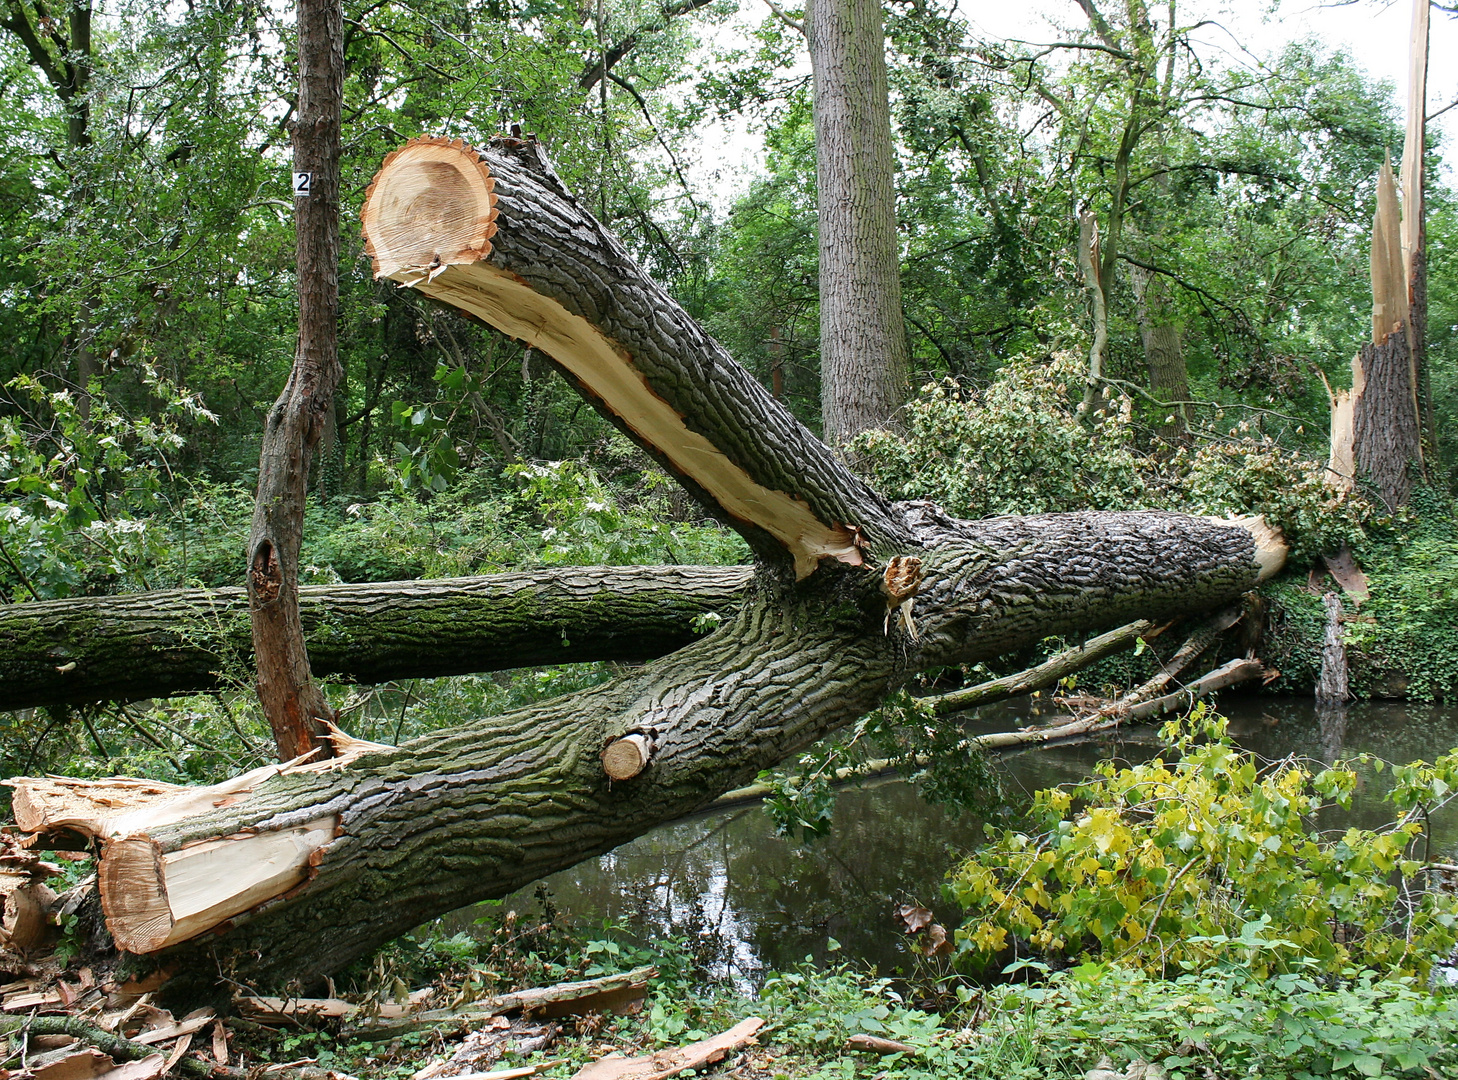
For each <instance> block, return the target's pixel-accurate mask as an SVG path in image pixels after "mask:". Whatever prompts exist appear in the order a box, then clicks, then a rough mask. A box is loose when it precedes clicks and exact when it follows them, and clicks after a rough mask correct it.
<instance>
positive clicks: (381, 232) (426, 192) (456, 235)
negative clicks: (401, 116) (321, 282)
mask: <svg viewBox="0 0 1458 1080" xmlns="http://www.w3.org/2000/svg"><path fill="white" fill-rule="evenodd" d="M495 187H496V178H495V177H493V176H492V175H491V170H490V169H488V168H487V167H486V165H485V164H484V163H483V162H482V161H481V159H480V156H479V155H478V154H477V153H476V152H475V151H474V150H473V149H472V148H471V147H469V146H468V145H466V144H465V143H464V142H462V141H461V140H459V139H456V140H450V139H443V138H438V137H437V138H423V139H412V140H411V141H410V142H408V143H406V144H405V145H404V146H402V147H400V149H398V150H396V151H395V152H394V153H392V154H390V155H389V156H388V157H387V158H385V163H384V165H383V166H382V167H381V169H380V171H379V174H378V175H377V176H376V177H375V182H374V183H372V184H371V185H370V186H369V189H368V190H367V191H366V192H365V201H364V208H363V209H362V210H361V211H360V216H361V217H362V218H363V220H364V236H365V250H366V252H368V254H369V256H370V258H371V259H372V260H373V261H374V266H375V277H377V278H379V277H390V276H391V275H393V274H395V273H396V272H398V271H400V270H410V269H417V270H420V271H422V272H430V271H437V270H438V269H439V268H440V267H444V266H451V265H453V264H455V263H473V262H479V261H480V260H481V259H484V258H485V257H486V256H487V255H489V254H490V253H491V238H492V237H493V236H495V235H496V196H495V194H494V193H493V189H494V188H495Z"/></svg>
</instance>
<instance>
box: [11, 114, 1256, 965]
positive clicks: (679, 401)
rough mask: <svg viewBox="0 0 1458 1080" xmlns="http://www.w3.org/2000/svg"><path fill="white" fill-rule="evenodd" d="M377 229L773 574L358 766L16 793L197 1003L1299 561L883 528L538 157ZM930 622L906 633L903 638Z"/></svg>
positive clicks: (903, 511)
mask: <svg viewBox="0 0 1458 1080" xmlns="http://www.w3.org/2000/svg"><path fill="white" fill-rule="evenodd" d="M363 216H364V221H365V235H366V240H367V245H368V249H369V251H370V254H371V256H372V257H373V259H374V260H375V266H376V270H377V273H378V274H380V275H381V276H385V277H389V278H392V279H394V280H397V281H401V282H403V283H406V284H409V285H413V286H414V287H415V288H416V289H418V290H419V291H420V292H422V293H424V294H426V295H428V296H431V297H433V298H435V299H438V300H441V301H443V302H445V303H448V304H450V305H452V306H454V307H456V308H457V309H459V310H461V311H463V312H466V313H469V314H472V315H474V316H476V317H478V318H482V319H485V320H486V321H488V322H490V323H492V324H493V325H495V326H497V327H498V328H499V329H501V330H503V331H505V332H506V333H509V334H512V335H514V336H517V337H520V338H521V339H523V341H524V342H525V343H526V344H528V345H530V346H531V347H532V348H534V349H538V350H540V351H542V352H543V353H544V354H545V355H547V356H550V357H551V358H552V361H553V362H554V363H555V364H556V365H557V366H558V367H559V368H560V369H561V370H562V371H563V372H564V373H565V374H566V375H567V376H568V377H569V378H570V379H571V380H572V381H573V383H574V385H575V386H576V387H577V388H578V389H579V391H580V392H581V393H582V394H583V395H584V396H585V397H586V398H587V399H588V400H589V401H591V402H593V403H594V405H596V406H597V407H598V408H599V409H600V410H601V411H602V412H603V413H604V414H605V415H606V416H608V417H609V418H611V419H612V420H613V421H614V422H616V423H617V424H619V425H620V426H621V427H622V428H623V429H624V430H625V431H627V432H629V433H630V434H631V435H632V436H633V437H634V438H635V439H637V440H638V441H639V443H640V444H642V445H644V446H645V447H646V448H648V449H649V450H650V451H651V452H652V453H653V454H654V455H655V456H656V457H657V458H658V459H659V460H660V461H662V462H664V463H665V464H666V465H667V466H668V467H669V468H671V469H673V470H674V472H675V473H676V474H677V475H678V476H679V478H680V480H681V481H682V482H683V484H684V485H685V487H686V488H687V489H688V490H689V491H690V492H692V493H693V494H694V495H695V497H697V498H699V499H700V500H702V501H703V502H704V503H705V505H706V506H708V507H709V508H710V509H711V510H712V512H714V513H715V514H717V515H718V516H720V517H721V519H723V520H725V521H727V522H729V523H731V524H732V525H733V527H735V528H736V529H738V530H739V531H740V533H741V534H742V535H744V536H745V538H746V539H747V540H748V541H749V543H751V544H752V545H753V546H754V547H755V548H756V550H757V551H758V552H759V554H760V561H759V566H758V571H757V574H756V579H755V582H754V583H753V585H752V586H751V589H750V592H749V600H748V602H747V603H746V604H745V606H744V607H743V609H742V610H741V611H740V612H739V614H738V615H737V616H736V618H735V619H734V621H733V622H732V623H730V624H728V625H726V626H725V627H723V628H721V629H720V630H719V631H717V632H716V633H714V634H712V635H711V636H709V637H708V638H705V639H704V640H702V641H699V642H696V643H694V644H692V645H690V646H688V647H687V648H685V649H682V650H680V651H679V652H677V653H674V654H673V655H672V656H670V657H667V658H665V659H663V660H660V661H657V662H655V663H653V664H650V665H648V666H646V667H643V668H640V669H637V670H634V671H631V672H628V673H626V674H624V675H622V676H620V677H619V678H618V679H616V680H615V681H613V682H611V683H607V684H604V685H602V686H598V687H594V688H592V689H589V690H586V691H583V692H580V693H577V694H573V695H568V696H565V697H561V698H557V699H555V700H553V701H548V702H542V703H539V704H536V705H533V706H530V707H527V708H523V709H518V710H515V711H513V712H510V713H506V714H503V715H501V716H496V717H488V718H485V719H481V720H476V721H473V722H470V723H467V724H465V725H463V726H461V727H459V728H457V729H454V730H452V731H446V732H439V733H434V734H432V735H430V736H427V737H423V738H420V739H417V740H414V741H413V742H410V743H407V744H405V745H404V746H401V747H399V748H392V747H375V746H360V745H359V744H351V742H350V741H349V740H347V739H345V740H342V744H343V745H342V750H343V751H344V753H343V756H342V757H341V758H339V759H337V760H336V761H335V762H324V763H323V764H322V765H312V764H311V765H306V766H299V765H294V766H293V767H291V768H288V769H285V770H283V771H282V774H281V775H273V774H270V775H268V776H254V777H249V778H246V779H245V780H242V781H238V782H229V784H225V785H218V786H215V787H214V788H211V789H190V790H188V791H187V792H185V793H184V794H182V795H178V794H176V793H170V794H168V795H163V796H156V797H153V798H152V799H151V800H150V801H149V802H146V804H145V805H141V806H138V807H136V808H135V809H132V810H127V809H126V808H125V807H122V808H118V807H117V805H116V804H115V801H112V802H108V803H105V804H103V805H101V806H100V807H98V808H97V810H96V811H95V812H94V813H90V814H88V813H85V812H78V811H77V809H76V805H77V804H76V799H77V798H78V797H79V796H77V795H76V793H75V791H72V792H71V793H70V795H69V796H68V798H70V801H69V802H67V801H66V799H59V800H57V801H55V805H54V807H52V809H48V806H51V803H50V802H48V798H49V797H48V796H47V794H46V792H48V791H50V790H52V789H54V788H55V787H56V785H57V784H58V782H57V781H44V780H43V781H24V780H22V781H17V782H14V783H15V786H16V787H17V788H18V789H19V790H17V793H16V796H15V805H16V808H17V809H16V814H17V820H18V821H20V822H21V824H22V825H23V827H25V828H26V829H28V830H31V831H34V830H36V829H41V828H61V827H69V828H72V829H78V830H81V831H84V832H89V833H91V834H93V835H97V836H101V837H104V838H105V840H106V842H105V846H104V849H103V856H102V861H101V866H100V868H99V871H98V890H99V893H100V897H101V902H102V907H103V910H104V912H105V916H106V921H107V925H108V927H109V928H110V930H111V932H112V934H113V936H114V937H115V939H116V941H117V942H118V944H119V945H121V946H122V947H123V948H125V949H127V950H129V951H132V952H136V953H144V954H148V955H151V954H156V955H157V958H158V960H159V962H161V963H164V964H166V965H168V966H169V967H173V966H174V965H175V966H176V968H177V969H178V970H179V971H186V972H190V973H191V974H192V975H193V977H194V978H196V979H198V980H201V981H202V982H204V983H208V982H210V980H211V979H212V978H213V977H214V975H212V974H209V973H216V972H217V971H218V970H219V965H221V968H222V970H224V971H225V972H226V973H227V975H228V977H229V978H232V979H237V980H240V981H243V982H253V983H268V982H279V981H282V980H285V979H289V978H294V977H308V976H317V975H322V974H324V973H326V972H329V971H332V970H336V969H338V968H339V967H340V966H342V965H344V964H346V963H348V962H349V961H350V960H351V959H353V958H355V957H358V956H360V955H362V954H364V953H366V952H368V951H370V950H371V949H373V948H375V947H377V946H378V945H380V944H381V943H383V942H384V941H387V940H389V939H390V938H392V937H393V936H395V935H397V934H399V933H400V932H402V931H404V930H406V929H408V928H410V927H411V926H414V925H417V924H419V923H420V922H421V921H423V920H425V919H428V918H430V917H432V916H433V915H436V914H439V913H441V912H444V911H447V910H450V909H452V908H455V907H459V906H461V905H463V904H466V903H469V902H471V901H473V900H479V899H484V898H487V897H492V896H501V895H505V894H506V893H508V892H510V891H511V890H513V889H515V888H517V887H519V886H521V885H523V884H526V883H528V882H530V881H532V880H534V879H536V878H538V877H540V876H541V875H543V874H547V873H551V872H553V871H555V870H558V869H561V868H564V867H567V866H571V865H573V864H574V863H576V862H579V861H581V860H582V859H584V858H588V857H590V856H592V855H595V854H598V853H600V852H604V851H607V850H609V849H611V848H613V847H615V846H617V845H618V844H621V843H622V842H624V841H626V840H628V839H631V838H632V837H635V836H638V835H640V834H641V833H643V832H645V831H646V830H648V829H650V828H652V827H653V826H654V825H656V824H658V823H660V822H663V821H667V820H671V819H673V818H676V817H679V816H681V815H683V814H685V813H687V812H690V811H692V810H694V809H696V808H698V807H701V806H703V805H705V804H706V803H708V802H710V801H711V800H712V799H714V798H715V797H716V796H717V795H719V794H720V793H722V792H724V791H727V790H729V789H731V788H733V787H735V786H737V785H739V784H741V783H743V782H744V781H745V780H747V779H748V778H750V777H751V776H753V775H754V774H755V773H756V772H758V771H759V770H760V769H763V768H765V767H768V766H769V765H772V764H774V763H775V762H777V761H780V760H782V759H783V758H784V757H785V756H786V755H788V754H791V753H793V752H795V751H796V750H798V749H799V748H801V747H804V746H805V745H807V744H808V743H810V742H813V741H814V740H816V739H819V738H821V737H823V736H824V735H826V734H828V733H829V732H832V731H834V730H836V729H837V728H839V727H841V726H843V725H845V724H848V723H850V722H852V721H853V720H854V719H856V718H857V717H859V716H861V715H863V714H864V713H865V712H866V711H867V710H869V709H871V708H873V707H874V706H875V705H877V704H878V703H879V702H880V701H881V700H883V699H884V697H885V696H886V694H887V693H889V692H890V691H892V690H894V689H896V688H897V687H898V686H900V685H902V684H903V683H904V682H905V680H906V679H908V678H909V677H910V676H911V675H912V674H914V673H915V672H917V671H920V670H923V669H926V668H929V667H939V666H944V665H948V664H959V663H968V662H974V661H976V660H978V659H984V658H989V657H992V656H996V655H1000V654H1002V653H1005V652H1008V651H1010V650H1013V649H1018V648H1023V647H1026V646H1029V645H1032V644H1034V643H1035V642H1037V641H1039V640H1041V639H1043V638H1045V637H1047V636H1049V635H1052V634H1062V633H1076V632H1081V631H1084V630H1090V629H1097V628H1099V627H1102V626H1109V625H1115V624H1121V623H1127V622H1129V621H1131V620H1132V619H1134V618H1137V617H1145V618H1150V619H1169V618H1174V617H1177V616H1182V615H1187V614H1191V613H1194V612H1197V611H1201V610H1206V609H1209V608H1212V607H1215V606H1217V605H1220V604H1223V603H1226V602H1228V601H1230V600H1231V599H1232V598H1234V597H1236V596H1238V595H1240V594H1241V593H1242V592H1244V591H1245V590H1247V589H1249V588H1250V587H1252V586H1253V585H1254V584H1255V583H1256V582H1257V581H1259V580H1261V579H1262V578H1263V577H1265V576H1268V575H1269V574H1271V573H1274V572H1275V571H1276V570H1277V569H1279V567H1280V565H1281V563H1282V561H1283V559H1284V546H1283V545H1282V544H1281V543H1280V542H1279V540H1278V538H1276V537H1275V536H1274V534H1272V533H1271V531H1270V530H1269V529H1268V528H1266V527H1265V526H1264V524H1263V523H1262V522H1260V521H1258V520H1250V521H1245V522H1232V521H1212V520H1208V519H1201V518H1191V517H1186V516H1183V515H1179V514H1165V513H1148V514H1097V513H1094V514H1061V515H1049V516H1044V517H1032V518H996V519H992V520H989V521H985V522H977V523H973V522H963V521H957V520H955V519H952V518H950V517H948V516H946V515H945V514H943V513H942V512H941V511H940V510H938V509H937V508H936V507H935V506H932V505H931V504H929V503H904V504H895V505H893V504H890V503H888V502H886V501H885V500H884V499H882V498H881V497H880V496H878V495H876V494H875V493H874V492H873V491H871V490H870V489H868V488H867V487H866V486H865V485H864V484H863V483H862V482H861V481H860V480H859V479H857V478H856V477H855V476H854V475H853V474H852V473H850V472H849V471H848V470H847V469H846V468H845V466H844V465H843V464H842V463H841V462H840V461H839V460H838V459H837V458H836V457H835V456H834V454H832V453H831V452H830V451H829V450H828V448H826V447H825V446H824V444H822V443H820V442H819V441H818V440H816V439H814V437H813V436H811V435H810V434H809V433H808V432H806V431H805V430H804V428H802V427H801V426H800V425H799V424H798V423H796V422H795V420H794V419H793V417H792V416H791V415H790V414H789V413H788V412H787V411H786V410H785V409H784V408H783V406H781V405H780V404H779V403H778V402H776V401H775V400H774V399H773V397H772V396H771V395H770V394H769V392H768V391H767V390H765V389H764V388H763V387H762V386H761V385H760V384H759V383H758V382H757V381H756V380H755V379H754V378H753V377H751V376H750V375H749V374H748V373H747V372H745V371H743V370H742V369H741V368H739V367H738V366H737V365H735V364H734V363H733V362H732V361H731V360H730V359H729V358H728V357H727V356H726V355H725V354H724V352H723V350H722V349H720V348H719V346H718V345H716V344H715V343H714V342H713V341H712V340H711V339H709V338H708V337H707V336H706V335H704V334H703V332H702V330H700V329H699V327H698V326H697V325H696V324H695V323H693V321H692V320H691V319H690V318H689V317H688V316H687V315H686V314H685V313H684V312H683V310H682V309H681V308H679V307H678V305H677V304H675V303H674V302H673V300H672V299H671V298H669V297H668V296H667V294H665V293H664V292H663V291H662V290H661V289H659V288H658V287H657V286H656V285H654V284H653V283H652V282H651V281H649V280H648V279H647V278H646V277H645V276H644V275H643V274H642V271H641V270H640V269H639V268H638V267H637V266H636V265H634V264H633V263H632V261H631V260H630V259H629V258H628V256H627V255H626V253H625V252H624V251H623V249H622V247H621V245H619V244H618V242H617V241H616V240H615V239H614V238H613V237H611V236H610V235H609V234H607V233H606V232H605V231H604V230H603V229H602V228H601V226H600V225H598V223H597V222H596V221H594V220H593V219H592V218H591V216H590V215H588V214H587V213H585V212H584V211H583V210H582V209H581V208H580V207H579V206H577V204H576V202H575V200H574V199H573V198H572V196H571V194H570V193H569V192H567V191H566V189H565V188H563V187H562V185H561V184H560V181H558V180H557V179H556V177H555V175H554V174H553V173H552V172H551V170H550V169H549V168H548V166H547V165H546V162H545V159H544V157H543V156H542V154H541V151H540V148H539V147H538V146H537V145H536V144H535V143H533V142H530V141H527V142H522V141H520V140H501V141H498V142H497V143H496V144H495V145H494V146H493V149H492V150H490V151H488V152H487V153H485V154H478V153H477V152H475V151H472V150H470V149H469V148H468V147H465V146H463V145H461V144H459V143H448V142H446V141H444V140H416V141H415V142H412V143H410V144H408V145H407V146H406V147H404V148H402V149H401V150H399V151H397V152H396V153H394V154H392V155H391V156H390V158H388V159H387V160H386V163H385V166H384V168H382V170H381V172H380V174H379V176H377V177H376V180H375V183H374V184H373V185H372V186H371V189H370V192H369V194H368V196H367V198H366V204H365V209H364V215H363ZM493 240H494V244H493ZM912 605H914V606H915V621H914V624H915V627H917V628H919V629H913V622H912V620H911V619H909V618H907V619H898V620H895V621H893V620H890V619H889V618H888V616H889V615H890V614H891V612H892V611H893V610H899V611H900V612H901V613H902V614H903V615H909V614H910V611H909V610H908V609H909V608H910V607H911V606H912ZM625 741H628V742H631V744H632V745H633V747H634V748H635V750H636V752H637V753H638V758H639V761H638V764H637V766H636V767H635V768H634V769H630V770H623V769H621V768H618V769H617V771H618V772H619V775H623V774H624V772H634V773H635V774H634V775H632V776H631V778H629V779H622V780H616V781H614V780H611V779H610V778H609V776H608V773H607V770H606V769H605V767H604V755H605V752H607V756H608V757H610V758H611V759H612V760H613V761H614V762H615V766H616V765H621V759H622V758H623V756H624V755H621V754H618V753H617V752H616V751H614V750H613V748H614V747H620V746H621V744H622V743H623V742H625ZM331 766H333V767H332V768H331ZM72 787H73V788H76V785H74V784H73V785H72ZM85 790H86V787H85V785H84V784H82V785H81V786H80V787H79V788H76V791H81V792H83V793H84V791H85ZM52 810H54V812H52ZM200 935H206V936H200Z"/></svg>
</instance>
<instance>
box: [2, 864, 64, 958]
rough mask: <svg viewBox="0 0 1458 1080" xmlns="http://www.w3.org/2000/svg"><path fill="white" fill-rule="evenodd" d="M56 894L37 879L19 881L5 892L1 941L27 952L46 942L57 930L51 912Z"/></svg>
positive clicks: (50, 940) (53, 936) (41, 946)
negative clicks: (2, 938)
mask: <svg viewBox="0 0 1458 1080" xmlns="http://www.w3.org/2000/svg"><path fill="white" fill-rule="evenodd" d="M55 906H56V894H55V892H53V891H52V890H51V889H50V888H49V887H48V886H46V885H44V884H42V883H40V882H29V881H27V882H26V883H24V884H21V885H18V886H17V887H16V888H14V889H11V890H9V891H8V892H6V893H5V915H4V922H3V926H4V931H5V933H4V945H5V947H6V948H9V949H13V950H15V951H17V952H21V953H27V952H31V951H33V950H35V949H40V948H44V947H45V946H46V945H49V944H50V943H51V942H52V941H53V940H54V939H55V937H56V935H57V934H58V933H59V931H58V929H57V927H56V926H55V925H54V924H53V923H52V922H51V918H50V914H51V911H52V910H53V909H54V908H55Z"/></svg>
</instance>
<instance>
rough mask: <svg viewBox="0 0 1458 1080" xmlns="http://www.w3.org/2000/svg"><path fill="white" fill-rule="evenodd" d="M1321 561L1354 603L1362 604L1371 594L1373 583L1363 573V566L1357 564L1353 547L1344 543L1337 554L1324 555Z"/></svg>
mask: <svg viewBox="0 0 1458 1080" xmlns="http://www.w3.org/2000/svg"><path fill="white" fill-rule="evenodd" d="M1321 561H1322V562H1324V563H1325V564H1326V568H1327V570H1328V571H1330V572H1331V576H1332V577H1334V578H1336V582H1337V584H1338V585H1340V586H1341V587H1342V592H1344V593H1346V594H1347V596H1349V597H1350V598H1351V599H1352V601H1353V602H1354V603H1357V604H1360V603H1361V602H1362V601H1363V600H1366V599H1367V597H1368V596H1369V595H1371V592H1372V587H1371V584H1370V583H1369V582H1368V581H1367V575H1366V574H1364V573H1362V568H1361V567H1360V566H1358V565H1357V559H1356V556H1354V555H1353V554H1352V549H1351V548H1349V547H1347V546H1346V545H1343V546H1342V549H1341V550H1340V551H1338V552H1337V553H1336V554H1335V555H1323V556H1322V557H1321Z"/></svg>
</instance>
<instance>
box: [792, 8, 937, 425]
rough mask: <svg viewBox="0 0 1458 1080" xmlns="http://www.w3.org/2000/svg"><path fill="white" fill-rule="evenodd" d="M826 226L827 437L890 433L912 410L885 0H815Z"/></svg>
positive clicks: (809, 26) (821, 208)
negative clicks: (907, 407)
mask: <svg viewBox="0 0 1458 1080" xmlns="http://www.w3.org/2000/svg"><path fill="white" fill-rule="evenodd" d="M805 33H806V37H807V38H808V40H809V43H810V66H811V67H812V68H813V69H814V76H815V187H816V191H817V194H818V203H817V207H818V209H817V216H818V219H819V222H820V400H821V414H822V416H823V419H824V425H825V437H826V438H827V439H829V440H830V441H831V442H832V443H842V442H845V441H847V440H849V439H850V438H851V437H852V436H854V435H856V434H857V433H858V432H861V431H864V430H866V429H867V428H875V427H885V426H886V425H888V424H890V423H891V421H892V418H893V417H894V415H895V413H896V411H897V410H898V409H900V408H901V406H902V405H904V404H905V403H906V395H907V392H908V390H907V369H908V367H909V366H910V363H911V357H910V350H909V348H908V346H907V343H906V326H905V323H904V321H903V319H902V315H901V250H900V244H899V243H898V241H897V237H896V169H895V156H894V151H893V149H892V144H891V106H890V103H889V99H888V97H887V90H886V38H885V34H884V33H883V31H882V28H881V0H810V2H809V4H807V5H806V9H805Z"/></svg>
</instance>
